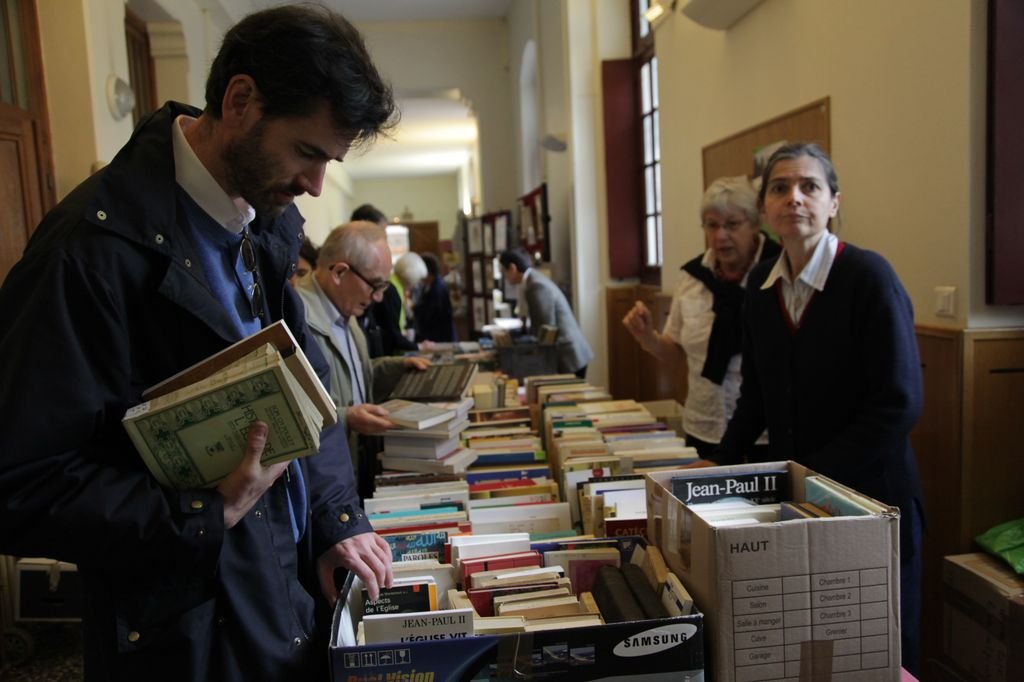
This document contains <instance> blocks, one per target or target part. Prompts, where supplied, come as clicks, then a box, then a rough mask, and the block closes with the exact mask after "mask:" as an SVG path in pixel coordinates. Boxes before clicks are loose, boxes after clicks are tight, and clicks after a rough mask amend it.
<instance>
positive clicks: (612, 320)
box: [605, 284, 686, 404]
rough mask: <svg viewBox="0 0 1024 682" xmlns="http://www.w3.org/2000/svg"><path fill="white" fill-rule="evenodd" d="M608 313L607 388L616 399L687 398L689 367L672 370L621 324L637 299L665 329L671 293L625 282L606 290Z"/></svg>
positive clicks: (680, 400)
mask: <svg viewBox="0 0 1024 682" xmlns="http://www.w3.org/2000/svg"><path fill="white" fill-rule="evenodd" d="M605 291H606V298H607V303H606V305H607V314H608V390H609V392H610V393H611V394H612V396H614V397H615V398H617V399H625V398H633V399H635V400H661V399H663V398H673V399H675V400H677V401H678V402H679V403H680V404H682V403H684V402H685V401H686V368H685V366H684V367H682V368H680V369H679V370H678V371H675V372H673V371H669V370H668V369H667V368H665V367H663V366H662V365H661V363H659V362H658V361H657V360H656V359H655V358H654V356H652V355H650V354H649V353H646V352H644V351H643V350H642V349H641V348H640V344H638V343H637V342H636V341H635V340H634V339H633V337H632V336H631V335H630V333H629V332H628V331H627V330H626V328H625V327H624V326H623V324H622V318H623V317H625V316H626V313H628V312H629V310H630V308H632V307H633V304H634V303H636V301H643V302H644V305H646V306H647V307H648V308H649V309H650V311H651V313H652V315H653V316H654V320H655V326H656V327H657V328H658V329H662V328H664V326H665V320H666V319H667V318H668V313H669V309H670V307H671V304H672V296H671V295H670V294H667V293H664V292H662V291H661V289H659V288H658V287H655V286H650V285H646V284H625V285H618V286H611V287H608V288H607V289H606V290H605Z"/></svg>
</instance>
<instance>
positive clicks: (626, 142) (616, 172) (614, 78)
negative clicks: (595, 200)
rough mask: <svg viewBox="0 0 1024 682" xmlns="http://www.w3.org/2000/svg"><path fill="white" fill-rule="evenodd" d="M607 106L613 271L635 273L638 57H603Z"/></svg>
mask: <svg viewBox="0 0 1024 682" xmlns="http://www.w3.org/2000/svg"><path fill="white" fill-rule="evenodd" d="M601 82H602V97H603V99H602V102H603V106H604V167H605V190H606V191H605V195H606V197H607V202H608V259H609V272H610V274H611V276H612V277H613V278H615V279H623V278H626V277H636V276H638V275H639V274H640V269H641V268H640V266H641V263H642V262H643V256H642V254H641V249H640V247H641V237H640V235H641V231H642V218H643V212H644V206H643V200H642V197H643V185H642V178H643V173H642V172H641V169H642V167H643V159H642V157H641V156H640V155H641V153H642V150H643V146H642V145H641V141H640V119H639V116H640V112H639V111H638V109H639V107H637V104H636V103H637V101H638V95H637V93H638V87H639V86H638V83H637V67H636V61H635V60H633V59H610V60H606V61H603V62H601Z"/></svg>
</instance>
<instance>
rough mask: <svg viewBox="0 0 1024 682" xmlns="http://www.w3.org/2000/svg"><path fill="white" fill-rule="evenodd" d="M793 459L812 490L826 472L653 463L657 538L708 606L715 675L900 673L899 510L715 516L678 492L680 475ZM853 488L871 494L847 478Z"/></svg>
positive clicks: (859, 676)
mask: <svg viewBox="0 0 1024 682" xmlns="http://www.w3.org/2000/svg"><path fill="white" fill-rule="evenodd" d="M779 468H787V469H788V472H789V476H788V485H789V491H788V497H786V496H785V495H784V498H786V499H790V500H793V501H798V502H802V501H804V479H805V478H806V477H807V476H808V475H812V474H814V473H815V472H813V471H811V470H809V469H807V468H805V467H803V466H801V465H799V464H796V463H794V462H769V463H764V464H747V465H736V466H728V467H717V468H715V469H714V470H712V469H683V470H675V471H661V472H653V473H650V474H648V479H647V519H648V527H647V532H648V537H649V538H650V540H651V541H652V542H654V544H656V545H657V546H658V547H659V548H660V549H661V551H662V553H663V554H664V556H665V561H666V562H667V563H668V565H669V567H670V568H671V569H672V570H673V571H675V572H676V574H677V575H679V577H680V578H681V579H682V580H683V583H684V584H685V585H686V588H687V589H688V590H689V591H690V593H691V594H692V595H693V598H694V602H695V603H696V605H697V606H698V607H699V608H700V610H701V611H702V612H703V613H704V615H705V619H706V623H707V630H706V631H707V633H708V637H709V642H710V645H711V647H710V648H711V657H710V660H709V665H708V669H710V670H713V671H714V679H715V680H716V682H734V681H735V682H748V681H755V680H774V679H793V680H796V679H800V680H803V679H830V680H832V681H833V682H860V681H863V680H897V679H899V676H900V632H899V623H900V620H899V619H900V593H899V585H900V581H899V567H900V556H899V547H900V543H899V510H898V509H897V508H895V507H884V505H880V503H878V502H876V501H874V500H870V502H872V503H873V504H874V505H880V506H882V507H883V508H884V509H885V511H884V512H882V513H878V514H873V515H867V516H842V517H830V518H815V519H801V520H793V521H781V522H766V523H757V524H752V525H742V526H733V527H712V526H711V525H709V524H708V523H707V522H705V521H704V520H703V519H702V518H701V517H700V516H698V515H697V514H695V513H694V512H693V511H692V510H691V509H690V508H689V507H687V506H686V505H685V504H683V503H682V502H681V501H680V500H679V499H677V498H676V497H675V496H673V494H672V479H673V478H675V477H679V476H684V477H689V476H701V475H708V474H709V472H711V471H714V473H716V474H724V473H731V472H760V471H764V472H767V471H773V470H777V469H779ZM845 490H846V491H847V492H848V493H849V494H850V495H852V496H854V497H857V498H861V499H864V500H869V498H866V497H864V496H863V495H859V493H856V492H854V491H852V490H850V489H848V488H846V489H845Z"/></svg>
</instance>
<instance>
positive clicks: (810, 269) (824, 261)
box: [761, 232, 839, 327]
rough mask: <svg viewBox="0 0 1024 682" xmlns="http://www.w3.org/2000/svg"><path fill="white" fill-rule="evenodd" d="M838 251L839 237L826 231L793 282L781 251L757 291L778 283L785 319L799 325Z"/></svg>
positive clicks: (820, 289) (823, 281)
mask: <svg viewBox="0 0 1024 682" xmlns="http://www.w3.org/2000/svg"><path fill="white" fill-rule="evenodd" d="M838 250H839V238H838V237H836V236H835V235H834V234H832V233H831V232H826V233H825V234H824V235H822V238H821V239H819V240H818V244H817V246H815V247H814V253H812V254H811V258H810V260H808V261H807V265H805V266H804V269H803V270H801V271H800V275H799V276H798V277H797V278H796V280H795V281H794V280H793V275H792V273H791V272H790V269H789V260H788V259H787V258H786V252H785V251H783V252H782V253H781V254H779V259H778V260H777V261H775V267H773V268H772V271H771V272H769V273H768V278H767V279H766V280H765V281H764V284H762V285H761V288H762V289H771V288H772V287H773V286H774V285H775V281H776V280H779V279H781V280H782V300H783V302H785V304H786V312H788V313H789V319H790V320H792V321H793V324H794V325H796V326H798V327H799V326H800V318H801V317H802V316H803V314H804V311H805V310H806V309H807V304H808V302H810V300H811V296H813V295H814V292H816V291H823V290H824V289H825V282H826V280H828V273H829V272H831V270H832V264H833V263H834V262H835V260H836V253H837V251H838Z"/></svg>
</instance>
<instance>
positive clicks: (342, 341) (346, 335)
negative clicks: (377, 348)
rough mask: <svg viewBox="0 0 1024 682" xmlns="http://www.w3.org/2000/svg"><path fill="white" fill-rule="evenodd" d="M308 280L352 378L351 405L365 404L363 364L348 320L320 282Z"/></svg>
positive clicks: (314, 279)
mask: <svg viewBox="0 0 1024 682" xmlns="http://www.w3.org/2000/svg"><path fill="white" fill-rule="evenodd" d="M310 279H312V280H313V282H312V283H313V290H314V291H315V292H316V295H317V298H319V299H320V304H321V305H322V306H323V308H324V312H325V313H326V314H327V319H328V320H330V321H331V335H332V336H333V337H334V342H335V345H336V346H337V348H338V350H339V351H341V357H342V358H343V359H344V360H345V364H347V365H348V372H349V376H350V377H352V382H351V383H352V404H353V405H362V404H363V403H365V402H366V392H365V389H364V388H363V387H364V386H366V382H365V380H364V378H363V363H362V362H360V361H359V351H358V349H357V347H356V342H355V340H354V339H353V338H352V330H351V329H349V326H348V318H346V317H345V316H344V315H342V314H341V313H340V312H339V311H338V309H337V308H336V307H335V306H334V303H332V302H331V299H329V298H327V294H326V293H324V290H323V289H322V288H321V287H320V282H318V281H317V280H316V277H311V278H310Z"/></svg>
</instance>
